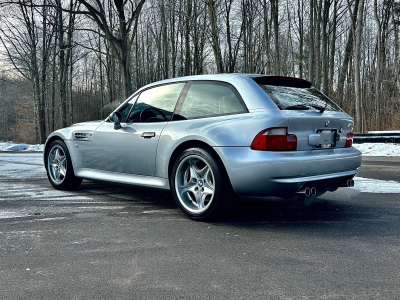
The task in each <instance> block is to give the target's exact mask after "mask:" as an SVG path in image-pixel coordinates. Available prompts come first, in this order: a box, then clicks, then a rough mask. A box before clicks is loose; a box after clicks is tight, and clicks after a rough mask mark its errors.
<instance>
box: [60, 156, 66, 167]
mask: <svg viewBox="0 0 400 300" xmlns="http://www.w3.org/2000/svg"><path fill="white" fill-rule="evenodd" d="M66 162H67V158H66V157H65V155H64V156H60V163H61V164H62V165H63V164H65V163H66Z"/></svg>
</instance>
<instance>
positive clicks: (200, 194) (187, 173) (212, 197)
mask: <svg viewBox="0 0 400 300" xmlns="http://www.w3.org/2000/svg"><path fill="white" fill-rule="evenodd" d="M171 188H172V192H173V195H174V199H175V202H176V204H177V205H178V206H179V207H180V208H181V210H182V211H183V212H184V213H185V214H186V215H187V216H189V217H190V218H192V219H195V220H205V219H210V218H213V219H216V218H219V217H222V216H224V215H226V214H227V213H229V211H230V210H231V209H232V208H233V206H234V204H235V201H236V195H235V194H234V192H233V189H232V187H231V184H230V182H229V178H228V175H227V174H226V171H225V168H224V167H223V165H222V164H221V163H220V162H219V160H218V159H217V158H215V157H214V156H213V154H210V153H209V152H208V151H206V150H204V149H202V148H191V149H187V150H185V151H184V152H183V153H182V154H181V155H180V156H179V157H178V159H177V160H176V161H175V164H174V167H173V169H172V174H171Z"/></svg>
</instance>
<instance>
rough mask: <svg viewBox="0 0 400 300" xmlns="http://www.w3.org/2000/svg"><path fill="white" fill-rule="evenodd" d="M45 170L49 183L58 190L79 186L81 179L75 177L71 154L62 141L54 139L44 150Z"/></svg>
mask: <svg viewBox="0 0 400 300" xmlns="http://www.w3.org/2000/svg"><path fill="white" fill-rule="evenodd" d="M45 163H46V171H47V177H48V178H49V181H50V183H51V185H52V186H53V187H54V188H56V189H58V190H71V189H74V188H76V187H77V186H79V185H80V184H81V182H82V179H80V178H77V177H75V174H74V170H73V167H72V162H71V156H70V154H69V151H68V148H67V146H66V145H65V143H64V142H63V141H60V140H56V141H54V142H52V143H51V145H50V146H49V148H48V150H47V151H46V161H45Z"/></svg>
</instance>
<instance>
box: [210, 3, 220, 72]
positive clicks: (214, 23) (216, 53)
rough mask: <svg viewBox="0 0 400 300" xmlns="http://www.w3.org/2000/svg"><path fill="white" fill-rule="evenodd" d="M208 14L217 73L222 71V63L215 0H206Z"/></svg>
mask: <svg viewBox="0 0 400 300" xmlns="http://www.w3.org/2000/svg"><path fill="white" fill-rule="evenodd" d="M206 4H207V7H208V14H209V17H210V26H211V41H212V42H211V46H212V49H213V52H214V59H215V64H216V66H217V73H224V64H223V61H222V55H221V48H220V44H219V36H218V29H217V13H216V11H215V10H216V8H215V0H207V2H206Z"/></svg>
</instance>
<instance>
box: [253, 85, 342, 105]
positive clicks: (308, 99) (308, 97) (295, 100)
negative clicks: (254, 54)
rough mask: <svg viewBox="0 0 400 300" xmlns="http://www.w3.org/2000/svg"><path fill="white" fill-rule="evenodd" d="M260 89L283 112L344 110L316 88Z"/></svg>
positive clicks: (269, 86) (281, 87) (264, 87)
mask: <svg viewBox="0 0 400 300" xmlns="http://www.w3.org/2000/svg"><path fill="white" fill-rule="evenodd" d="M260 87H261V88H262V89H263V90H264V91H265V92H266V93H267V95H268V96H269V97H270V98H271V99H272V101H274V102H275V104H276V105H277V106H278V107H279V109H282V110H318V111H322V110H324V111H325V110H326V111H340V112H342V111H343V110H342V109H341V108H340V107H339V106H337V105H336V104H335V103H334V102H333V101H332V100H331V99H329V98H328V97H327V96H325V95H324V94H322V93H321V92H320V91H319V90H317V89H316V88H313V87H311V88H295V87H285V86H274V85H266V84H260Z"/></svg>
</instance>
